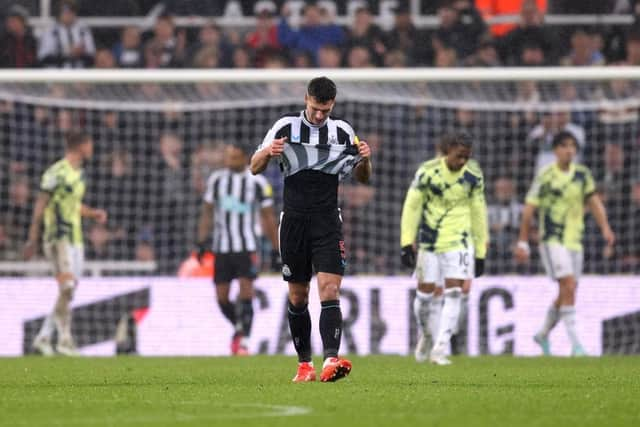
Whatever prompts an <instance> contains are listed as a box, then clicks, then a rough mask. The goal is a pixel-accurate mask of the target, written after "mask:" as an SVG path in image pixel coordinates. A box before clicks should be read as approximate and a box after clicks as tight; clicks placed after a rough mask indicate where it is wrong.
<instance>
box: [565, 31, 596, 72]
mask: <svg viewBox="0 0 640 427" xmlns="http://www.w3.org/2000/svg"><path fill="white" fill-rule="evenodd" d="M560 63H561V64H562V65H567V66H573V67H582V66H593V65H604V63H605V59H604V55H602V52H600V51H599V50H597V49H596V47H595V45H594V37H593V35H592V34H590V33H589V32H588V31H587V30H586V29H577V30H576V31H574V33H573V34H572V35H571V52H570V53H569V55H567V56H565V57H564V58H562V60H561V61H560Z"/></svg>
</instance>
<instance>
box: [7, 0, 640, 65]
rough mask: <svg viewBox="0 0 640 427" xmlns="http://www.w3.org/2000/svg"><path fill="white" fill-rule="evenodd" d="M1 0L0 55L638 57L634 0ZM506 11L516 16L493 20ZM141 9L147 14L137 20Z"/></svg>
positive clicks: (443, 61) (27, 59)
mask: <svg viewBox="0 0 640 427" xmlns="http://www.w3.org/2000/svg"><path fill="white" fill-rule="evenodd" d="M0 3H2V6H3V7H2V11H3V12H4V16H5V18H4V26H3V27H4V28H3V38H2V41H1V42H0V46H1V47H2V51H1V52H0V66H2V67H19V68H20V67H74V68H86V67H95V68H182V67H188V68H191V67H196V68H248V67H259V68H261V67H264V68H277V67H349V68H358V67H416V66H433V67H455V66H480V67H492V66H501V65H502V66H505V65H506V66H544V65H574V66H589V65H603V64H621V63H624V64H628V65H638V64H640V31H639V30H638V26H637V25H636V24H635V17H636V14H635V13H636V12H638V13H640V9H638V10H637V8H636V0H586V1H578V0H432V1H418V2H415V1H414V2H410V1H407V0H394V1H384V0H374V1H351V2H333V1H318V2H304V1H283V0H278V1H271V0H242V1H238V0H236V1H204V0H202V1H191V0H165V1H163V2H159V1H158V0H113V1H108V2H95V1H91V0H59V1H56V0H53V1H45V2H44V3H45V4H50V9H51V13H52V16H51V17H50V19H46V20H44V21H43V20H42V19H40V20H37V21H30V19H29V18H30V17H31V16H36V15H37V16H40V13H41V11H40V10H39V9H40V8H41V5H40V3H41V2H39V1H36V0H23V1H15V0H14V1H7V0H3V1H2V2H0ZM411 3H416V4H417V6H415V7H417V10H415V9H412V8H411V7H410V6H411ZM547 13H551V14H554V15H565V16H566V15H567V14H603V15H604V14H616V15H617V16H622V14H626V16H627V17H629V18H630V19H629V20H627V21H625V22H628V25H607V24H603V23H602V22H607V21H605V20H602V21H598V20H596V21H595V23H593V24H592V25H591V24H589V25H575V23H572V24H571V25H556V24H554V25H549V24H548V23H547V22H546V21H545V14H547ZM504 15H515V18H514V19H513V20H512V21H513V22H509V23H499V24H493V25H489V24H487V21H491V19H492V18H495V17H496V16H498V17H499V16H504ZM86 17H94V18H95V17H121V18H125V19H121V20H117V19H115V20H113V21H112V24H102V25H97V24H96V25H95V26H94V27H91V26H88V25H86V24H84V23H82V18H86ZM131 17H140V19H139V22H138V23H136V24H135V25H131V20H130V19H129V20H127V19H126V18H131ZM189 17H191V18H192V19H191V20H189V19H188V18H189ZM429 17H431V18H433V19H432V20H429V19H426V18H429ZM185 18H187V19H185ZM194 18H196V19H194ZM178 21H180V22H183V23H184V24H185V25H183V26H179V25H178V24H177V22H178ZM30 22H37V23H38V26H37V27H34V26H32V25H30ZM576 22H579V21H576ZM586 22H587V23H588V22H589V21H586Z"/></svg>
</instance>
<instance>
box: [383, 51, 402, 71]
mask: <svg viewBox="0 0 640 427" xmlns="http://www.w3.org/2000/svg"><path fill="white" fill-rule="evenodd" d="M384 66H385V67H387V68H406V67H407V66H408V64H407V55H406V54H405V53H404V52H402V51H401V50H398V49H391V50H388V51H386V52H385V54H384Z"/></svg>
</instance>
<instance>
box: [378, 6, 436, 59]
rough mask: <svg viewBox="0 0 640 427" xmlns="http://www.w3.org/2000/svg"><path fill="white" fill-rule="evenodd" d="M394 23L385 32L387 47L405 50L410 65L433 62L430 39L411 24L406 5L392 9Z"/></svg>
mask: <svg viewBox="0 0 640 427" xmlns="http://www.w3.org/2000/svg"><path fill="white" fill-rule="evenodd" d="M394 12H395V16H394V25H393V28H392V29H391V30H390V31H389V32H388V33H387V37H386V39H387V41H386V46H387V49H397V50H400V51H402V52H405V54H406V55H407V62H408V63H409V65H410V66H415V65H428V64H431V63H432V62H433V48H432V46H431V39H430V38H429V37H427V35H426V34H424V33H423V32H422V31H419V30H418V29H417V28H416V26H415V25H414V24H413V21H412V19H411V14H410V13H409V8H408V6H406V5H401V6H398V7H396V8H395V9H394Z"/></svg>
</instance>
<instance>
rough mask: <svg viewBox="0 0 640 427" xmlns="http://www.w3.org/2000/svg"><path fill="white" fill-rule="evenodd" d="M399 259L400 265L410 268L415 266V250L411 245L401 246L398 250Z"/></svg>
mask: <svg viewBox="0 0 640 427" xmlns="http://www.w3.org/2000/svg"><path fill="white" fill-rule="evenodd" d="M400 259H401V260H402V265H404V266H405V267H407V268H410V269H412V270H413V269H414V268H416V251H415V249H413V245H407V246H403V247H402V249H401V250H400Z"/></svg>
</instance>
